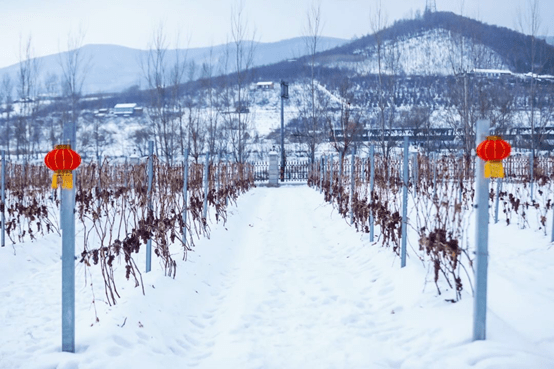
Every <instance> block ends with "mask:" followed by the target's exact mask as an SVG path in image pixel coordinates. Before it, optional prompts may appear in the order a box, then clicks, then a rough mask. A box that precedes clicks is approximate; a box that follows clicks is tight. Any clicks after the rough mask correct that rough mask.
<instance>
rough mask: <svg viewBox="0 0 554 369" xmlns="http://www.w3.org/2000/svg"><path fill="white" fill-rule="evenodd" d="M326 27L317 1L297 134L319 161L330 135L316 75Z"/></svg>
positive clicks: (310, 16) (309, 16) (309, 20)
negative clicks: (327, 131)
mask: <svg viewBox="0 0 554 369" xmlns="http://www.w3.org/2000/svg"><path fill="white" fill-rule="evenodd" d="M322 29H323V24H322V21H321V5H320V4H316V3H315V2H314V3H312V4H311V6H310V8H309V9H308V11H307V13H306V26H305V29H304V35H305V39H306V51H307V55H308V61H309V65H308V68H309V72H308V77H307V78H306V82H305V83H304V84H302V87H303V91H302V92H301V96H299V98H298V99H297V105H298V115H299V120H300V122H301V124H300V125H299V126H298V128H297V132H295V135H296V137H298V138H300V142H302V143H303V144H305V145H306V146H307V148H308V153H309V156H310V162H311V163H313V162H314V161H315V152H316V150H317V147H318V146H319V144H321V142H322V141H323V140H324V137H325V136H326V135H325V132H324V127H325V122H324V119H323V115H324V114H323V113H324V112H323V109H325V106H326V104H325V96H324V95H323V93H322V91H321V89H320V88H319V85H318V82H317V81H316V76H315V67H316V55H317V52H318V47H319V44H320V42H321V32H322Z"/></svg>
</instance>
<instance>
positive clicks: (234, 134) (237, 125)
mask: <svg viewBox="0 0 554 369" xmlns="http://www.w3.org/2000/svg"><path fill="white" fill-rule="evenodd" d="M243 12H244V7H243V4H242V3H239V4H238V5H237V6H236V7H233V8H232V10H231V43H232V48H233V51H232V54H231V55H232V57H233V62H232V68H233V69H232V72H233V76H234V90H235V91H234V93H233V94H232V96H231V97H232V101H233V102H234V108H235V113H236V116H234V117H232V119H230V120H228V123H229V125H228V126H227V131H228V137H229V139H230V140H229V141H230V144H231V147H232V151H233V155H234V157H235V160H236V161H237V162H239V163H242V162H244V161H245V160H246V159H247V156H248V151H247V150H248V142H249V139H250V138H251V137H252V132H251V130H252V127H251V117H250V110H249V103H250V96H249V88H248V87H249V84H250V81H251V78H252V76H251V74H252V65H253V62H254V51H255V43H254V40H255V38H256V32H255V31H253V32H252V33H250V32H249V29H248V22H247V21H246V19H245V18H244V15H243ZM248 37H251V40H248V39H247V38H248Z"/></svg>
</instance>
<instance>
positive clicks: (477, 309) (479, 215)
mask: <svg viewBox="0 0 554 369" xmlns="http://www.w3.org/2000/svg"><path fill="white" fill-rule="evenodd" d="M489 129H490V121H488V120H484V119H483V120H478V121H477V129H476V132H475V133H476V135H475V139H476V142H475V146H476V147H477V145H478V144H479V143H481V142H482V141H484V140H485V139H486V137H487V135H488V133H489ZM475 160H477V162H476V163H475V164H476V165H475V167H476V176H475V177H476V178H475V181H476V183H475V192H476V196H475V197H476V200H477V203H476V204H475V205H474V206H475V208H476V209H477V212H476V220H475V227H476V234H475V244H476V245H475V248H476V250H475V251H476V257H475V299H474V301H473V303H474V305H473V340H474V341H476V340H484V339H485V338H486V330H487V268H488V257H489V251H488V242H489V179H488V178H485V163H484V162H483V160H480V159H478V158H476V159H475Z"/></svg>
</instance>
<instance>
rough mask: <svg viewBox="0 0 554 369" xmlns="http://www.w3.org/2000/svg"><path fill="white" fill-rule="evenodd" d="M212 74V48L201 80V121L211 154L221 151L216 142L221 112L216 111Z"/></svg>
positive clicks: (203, 66)
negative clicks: (202, 111)
mask: <svg viewBox="0 0 554 369" xmlns="http://www.w3.org/2000/svg"><path fill="white" fill-rule="evenodd" d="M214 74H215V72H214V61H213V48H210V54H209V58H208V61H207V62H205V63H203V64H202V70H201V78H202V88H203V91H204V93H203V94H202V97H201V101H202V105H203V106H204V107H205V109H204V111H205V116H204V119H203V120H204V122H205V124H206V129H207V137H206V139H207V146H208V151H209V152H211V153H216V152H220V151H221V143H220V142H218V141H219V139H220V137H219V135H220V127H219V120H220V115H221V112H220V110H219V109H217V105H218V102H217V94H216V91H215V86H214Z"/></svg>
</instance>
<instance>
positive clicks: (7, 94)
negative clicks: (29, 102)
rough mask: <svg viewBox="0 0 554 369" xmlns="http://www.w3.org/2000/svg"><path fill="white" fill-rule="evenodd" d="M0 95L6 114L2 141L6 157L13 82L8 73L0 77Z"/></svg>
mask: <svg viewBox="0 0 554 369" xmlns="http://www.w3.org/2000/svg"><path fill="white" fill-rule="evenodd" d="M0 91H1V92H0V95H1V96H2V97H1V98H0V106H1V104H2V103H4V104H5V108H4V112H5V114H6V120H5V124H4V135H3V137H4V140H5V141H4V142H5V148H6V153H7V155H8V158H9V157H10V137H11V135H10V132H11V130H12V129H11V121H10V117H11V113H12V112H13V96H12V93H13V84H12V80H11V78H10V76H9V75H8V74H4V76H3V77H2V85H1V86H0Z"/></svg>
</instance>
